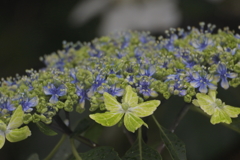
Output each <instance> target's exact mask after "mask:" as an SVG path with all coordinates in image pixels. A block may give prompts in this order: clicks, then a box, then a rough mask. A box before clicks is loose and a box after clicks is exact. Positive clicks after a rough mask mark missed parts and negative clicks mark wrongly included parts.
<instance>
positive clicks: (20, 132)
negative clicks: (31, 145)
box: [6, 126, 31, 142]
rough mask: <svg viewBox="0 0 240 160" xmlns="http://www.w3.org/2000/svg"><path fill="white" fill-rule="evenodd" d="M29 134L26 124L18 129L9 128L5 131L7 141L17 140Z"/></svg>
mask: <svg viewBox="0 0 240 160" xmlns="http://www.w3.org/2000/svg"><path fill="white" fill-rule="evenodd" d="M30 135H31V131H30V130H29V128H28V126H24V127H22V128H19V129H13V130H9V132H8V133H6V138H7V140H8V141H9V142H18V141H22V140H24V139H26V138H27V137H28V136H30Z"/></svg>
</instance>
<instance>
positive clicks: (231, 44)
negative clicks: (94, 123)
mask: <svg viewBox="0 0 240 160" xmlns="http://www.w3.org/2000/svg"><path fill="white" fill-rule="evenodd" d="M213 30H214V26H213V25H208V26H207V27H206V26H204V24H203V23H201V24H200V28H199V29H197V28H194V27H192V28H190V27H189V28H188V29H187V30H186V31H185V30H184V29H170V30H168V31H166V36H165V37H159V38H158V39H156V38H155V37H153V36H151V35H150V34H149V33H148V32H135V31H127V32H119V33H115V34H111V35H109V36H104V37H100V38H96V39H94V40H93V41H92V42H90V43H80V42H77V43H75V44H73V43H67V42H64V43H63V49H62V50H59V51H58V52H57V53H53V54H51V55H46V56H44V57H41V60H42V61H43V62H44V63H45V65H46V67H45V68H43V69H41V70H39V71H34V70H27V75H25V76H19V75H17V76H16V77H15V78H12V77H10V78H6V79H2V80H1V86H0V120H1V121H2V122H3V123H5V124H8V123H9V121H10V119H11V116H12V114H13V113H14V111H15V110H16V108H17V107H18V106H21V107H22V110H23V112H24V116H23V123H24V124H28V123H29V122H33V123H36V122H39V121H42V122H44V123H46V124H50V123H51V122H52V117H53V116H54V115H55V114H56V113H57V112H58V111H59V110H61V109H63V110H65V111H67V112H71V111H73V110H76V111H77V112H80V113H81V112H83V111H84V110H85V104H86V101H88V102H90V108H89V109H90V111H96V110H97V109H100V110H105V109H106V107H105V105H104V100H103V94H104V93H106V92H107V93H108V94H110V95H112V96H114V97H122V96H123V93H124V89H125V87H126V86H128V85H130V86H131V87H132V88H133V90H134V91H135V92H136V93H137V94H138V95H139V96H140V97H141V98H139V102H143V101H145V100H147V99H154V98H156V97H157V99H160V100H162V99H164V98H165V99H168V98H169V97H170V96H173V95H177V96H180V97H183V98H184V100H185V101H186V102H187V103H190V102H191V101H192V99H193V98H194V97H195V95H196V94H197V93H203V94H206V93H208V91H209V90H217V88H218V87H222V88H224V89H228V88H229V87H230V86H232V87H237V86H238V85H239V84H240V75H239V73H240V35H238V34H235V33H234V32H233V31H230V30H229V29H228V28H225V29H224V30H218V33H217V34H213Z"/></svg>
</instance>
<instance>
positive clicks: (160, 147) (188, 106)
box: [152, 104, 191, 153]
mask: <svg viewBox="0 0 240 160" xmlns="http://www.w3.org/2000/svg"><path fill="white" fill-rule="evenodd" d="M190 106H191V104H186V105H185V106H184V107H183V108H182V109H181V111H180V112H179V114H178V116H177V118H176V120H175V122H174V124H173V125H172V127H171V128H170V131H171V132H172V133H174V132H175V129H176V128H177V126H178V125H179V123H180V122H181V120H182V119H183V117H184V116H185V115H186V113H187V112H188V110H189V108H190ZM152 118H153V120H154V121H155V123H156V125H157V126H158V128H159V129H160V130H161V131H162V128H161V125H160V124H159V123H158V121H157V119H156V118H155V116H154V115H152ZM162 132H163V131H162ZM164 147H165V144H164V143H163V142H162V143H160V145H159V146H158V148H157V151H158V152H159V153H161V152H162V150H163V149H164Z"/></svg>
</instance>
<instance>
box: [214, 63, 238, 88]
mask: <svg viewBox="0 0 240 160" xmlns="http://www.w3.org/2000/svg"><path fill="white" fill-rule="evenodd" d="M217 73H218V76H219V77H218V78H219V80H221V86H222V87H223V88H224V89H228V88H229V84H228V80H227V78H236V77H237V73H230V72H227V68H226V66H225V65H224V64H222V63H220V64H219V65H218V68H217Z"/></svg>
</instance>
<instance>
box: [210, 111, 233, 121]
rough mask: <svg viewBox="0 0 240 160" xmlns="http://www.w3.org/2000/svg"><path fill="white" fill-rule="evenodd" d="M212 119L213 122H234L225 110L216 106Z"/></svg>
mask: <svg viewBox="0 0 240 160" xmlns="http://www.w3.org/2000/svg"><path fill="white" fill-rule="evenodd" d="M210 121H211V123H212V124H217V123H220V122H225V123H227V124H230V123H231V122H232V119H231V118H230V116H229V115H228V114H227V113H226V112H225V111H224V110H222V109H219V108H216V109H215V112H214V114H213V115H212V117H211V120H210Z"/></svg>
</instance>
